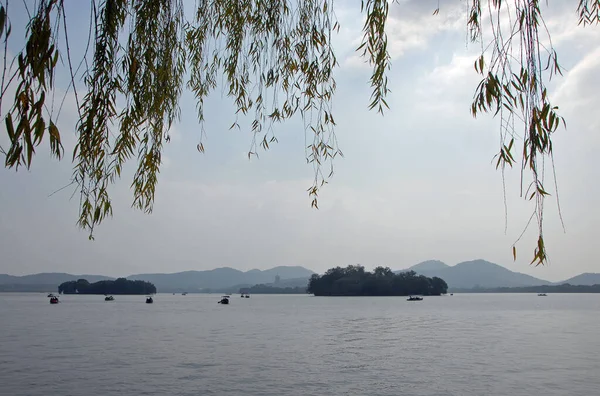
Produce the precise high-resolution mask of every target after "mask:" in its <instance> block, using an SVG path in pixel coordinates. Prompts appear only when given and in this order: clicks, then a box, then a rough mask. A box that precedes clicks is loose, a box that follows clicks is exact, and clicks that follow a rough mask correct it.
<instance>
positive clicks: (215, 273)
mask: <svg viewBox="0 0 600 396" xmlns="http://www.w3.org/2000/svg"><path fill="white" fill-rule="evenodd" d="M313 273H314V272H313V271H311V270H308V269H306V268H304V267H283V266H282V267H275V268H271V269H268V270H263V271H261V270H257V269H254V270H250V271H246V272H244V271H240V270H236V269H233V268H228V267H224V268H216V269H213V270H208V271H185V272H177V273H172V274H136V275H130V276H127V279H129V280H138V279H139V280H145V281H149V282H151V283H153V284H154V285H155V286H156V288H157V289H158V291H159V292H166V293H170V292H181V291H188V292H198V291H204V290H223V289H231V290H235V291H237V290H239V288H240V287H250V286H254V285H256V284H261V283H262V284H272V285H276V284H277V285H278V286H279V285H281V287H288V286H289V287H294V286H298V285H304V286H305V285H306V284H307V283H308V278H309V277H310V276H311V275H312V274H313ZM77 279H87V280H88V281H89V282H90V283H93V282H97V281H100V280H113V279H115V278H111V277H108V276H101V275H72V274H65V273H41V274H34V275H25V276H13V275H3V274H0V291H21V292H27V291H32V292H36V291H55V290H56V288H57V287H58V285H60V284H61V283H63V282H67V281H72V280H77ZM275 282H277V283H275Z"/></svg>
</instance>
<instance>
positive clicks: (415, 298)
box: [406, 296, 423, 301]
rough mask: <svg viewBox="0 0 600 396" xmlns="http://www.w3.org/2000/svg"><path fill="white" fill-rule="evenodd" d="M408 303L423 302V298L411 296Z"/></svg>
mask: <svg viewBox="0 0 600 396" xmlns="http://www.w3.org/2000/svg"><path fill="white" fill-rule="evenodd" d="M406 301H423V297H413V296H410V297H408V299H407V300H406Z"/></svg>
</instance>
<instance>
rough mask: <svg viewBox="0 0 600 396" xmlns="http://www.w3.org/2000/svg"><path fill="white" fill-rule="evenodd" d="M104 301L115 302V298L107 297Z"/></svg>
mask: <svg viewBox="0 0 600 396" xmlns="http://www.w3.org/2000/svg"><path fill="white" fill-rule="evenodd" d="M104 301H115V298H114V297H113V296H106V297H104Z"/></svg>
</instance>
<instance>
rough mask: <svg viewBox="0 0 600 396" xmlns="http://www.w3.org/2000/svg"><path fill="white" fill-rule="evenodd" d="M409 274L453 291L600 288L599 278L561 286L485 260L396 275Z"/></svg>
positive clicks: (423, 266)
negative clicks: (436, 279)
mask: <svg viewBox="0 0 600 396" xmlns="http://www.w3.org/2000/svg"><path fill="white" fill-rule="evenodd" d="M410 270H412V271H415V272H416V273H418V274H421V275H425V276H428V277H432V276H437V277H439V278H442V279H444V280H445V281H446V283H447V284H448V287H449V288H450V289H473V288H485V289H490V288H498V287H525V286H543V285H560V284H564V283H569V284H572V285H587V286H591V285H594V284H600V274H591V273H586V274H581V275H578V276H576V277H573V278H570V279H567V280H565V281H562V282H556V283H552V282H548V281H546V280H543V279H539V278H536V277H533V276H530V275H526V274H522V273H520V272H514V271H511V270H509V269H507V268H505V267H502V266H500V265H498V264H494V263H490V262H489V261H485V260H473V261H465V262H462V263H458V264H456V265H454V266H449V265H448V264H445V263H443V262H441V261H438V260H429V261H424V262H422V263H419V264H416V265H413V266H412V267H410V268H407V269H405V270H400V271H395V272H402V271H410Z"/></svg>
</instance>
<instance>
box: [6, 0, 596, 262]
mask: <svg viewBox="0 0 600 396" xmlns="http://www.w3.org/2000/svg"><path fill="white" fill-rule="evenodd" d="M540 3H541V1H539V0H511V1H506V0H505V1H502V0H483V1H482V0H468V5H469V9H470V11H469V15H468V23H467V28H468V29H469V31H470V33H471V39H472V40H473V41H478V40H481V37H482V35H481V33H482V29H483V28H484V27H483V26H482V23H483V22H482V21H484V20H485V21H486V22H485V23H486V26H485V28H486V29H488V28H489V29H491V32H492V39H491V40H490V42H489V43H485V44H486V45H484V46H483V49H482V54H481V57H479V58H478V59H477V61H476V62H475V70H476V71H477V72H478V73H480V74H481V75H482V81H481V83H480V84H479V86H478V87H477V88H476V93H475V97H474V101H473V104H472V113H473V115H474V116H476V115H478V114H480V113H481V112H487V113H493V114H495V115H498V117H499V120H500V134H501V137H502V146H501V149H500V152H499V153H498V157H497V158H498V159H497V167H498V168H501V169H504V168H505V167H506V166H507V165H508V166H513V165H515V164H517V163H519V162H520V166H521V169H522V170H523V171H525V170H527V171H528V172H529V173H530V174H531V176H532V182H531V184H530V185H528V186H526V188H525V191H524V194H525V195H526V196H527V198H528V199H531V200H533V201H534V202H535V205H536V209H535V216H536V218H537V224H538V227H539V230H538V231H539V238H538V243H537V247H536V249H535V252H534V260H533V261H532V262H535V263H538V264H539V263H543V262H545V261H546V259H547V256H546V249H545V246H544V239H543V227H542V226H543V216H542V215H543V203H544V199H545V197H546V196H547V195H548V192H547V191H546V189H545V187H544V175H543V173H544V172H543V161H544V159H547V158H552V135H553V133H554V132H556V130H557V128H558V127H559V125H560V124H564V120H563V119H562V118H561V116H560V115H559V114H558V112H557V110H558V108H557V107H556V106H554V105H553V104H551V102H550V99H549V96H548V93H547V89H546V86H545V84H546V82H547V81H548V79H549V78H550V77H551V76H552V75H554V74H555V73H561V68H560V66H559V63H558V57H557V54H556V52H555V51H554V49H553V48H552V47H551V46H550V47H548V46H547V45H543V44H542V39H541V38H540V36H544V38H546V39H549V35H548V34H547V30H546V28H545V25H544V19H543V15H542V11H541V9H540ZM90 5H91V7H90V10H91V13H90V15H91V16H90V24H89V27H90V41H91V43H90V45H89V48H88V52H86V54H85V55H84V60H83V61H82V63H81V64H80V66H81V65H83V81H84V87H85V92H84V93H83V94H82V93H81V92H77V89H76V84H75V79H76V74H77V71H78V70H79V67H77V68H75V67H74V66H75V65H74V63H73V62H72V59H71V53H70V48H69V38H68V30H67V15H66V11H65V5H64V1H63V0H36V1H35V2H34V6H33V7H30V8H28V12H29V23H28V25H27V27H26V35H25V40H26V45H25V46H24V49H23V50H22V51H21V52H19V53H18V54H17V55H16V56H15V60H14V61H13V62H10V61H9V60H7V56H8V41H9V38H10V36H11V31H12V30H11V23H10V17H9V15H10V12H9V11H10V10H9V1H8V0H2V2H1V4H0V40H2V42H3V50H4V56H3V59H4V62H3V72H2V81H1V92H0V115H1V116H2V117H3V118H4V122H5V125H6V131H7V134H8V137H9V141H10V146H9V147H8V148H7V149H6V150H5V149H4V148H1V150H2V153H3V154H4V155H5V165H6V166H7V167H10V168H15V169H18V168H19V167H20V166H22V165H24V166H25V167H27V168H29V167H30V166H31V164H32V160H33V156H34V154H35V150H36V149H37V147H39V145H40V144H41V142H42V141H43V138H44V135H47V136H48V141H49V146H50V151H51V154H52V155H53V156H55V157H57V158H59V159H60V158H62V156H63V154H64V151H63V146H62V144H61V135H60V131H59V130H58V128H57V120H56V118H57V117H58V114H59V113H60V111H59V112H56V113H55V112H54V106H53V105H51V106H48V104H47V102H48V98H49V97H53V93H54V90H55V86H54V76H55V74H56V71H57V68H58V66H59V65H60V66H64V67H65V68H66V69H68V71H69V73H70V76H71V84H70V86H69V88H70V89H72V90H73V92H74V96H75V100H76V102H77V107H78V110H79V121H78V124H77V138H78V141H77V144H76V146H75V148H74V152H73V161H74V171H73V182H74V183H76V185H77V186H78V187H79V191H80V194H81V200H80V215H79V220H78V224H79V226H80V227H82V228H84V229H86V230H87V231H88V232H89V235H90V238H92V237H93V231H94V227H95V226H96V225H98V224H100V223H101V222H102V220H103V219H104V218H106V216H108V215H112V204H111V199H110V196H109V186H110V184H112V183H114V182H115V181H116V180H117V179H118V178H119V177H120V175H121V171H122V169H123V167H124V165H125V163H126V162H127V161H128V160H130V159H132V158H133V157H136V156H137V171H136V172H135V175H134V178H133V182H132V184H131V186H132V189H133V194H134V199H133V206H134V207H136V208H139V209H141V210H144V211H145V212H148V213H149V212H151V211H152V206H153V202H154V194H155V191H156V186H157V182H158V173H159V170H160V165H161V154H162V150H163V145H164V143H165V142H168V141H169V130H170V128H171V126H172V124H173V123H174V122H175V121H177V120H178V118H179V99H180V97H181V93H182V91H183V89H184V88H187V89H189V90H190V91H191V92H193V94H194V95H195V97H196V101H197V111H198V120H199V122H200V125H201V126H202V125H203V122H204V117H205V114H204V102H205V100H206V98H207V97H208V95H209V94H210V93H211V92H213V91H214V90H215V88H216V87H217V84H218V81H219V82H220V81H223V84H224V86H225V90H226V92H227V95H228V96H229V97H230V98H232V100H233V102H234V105H235V108H236V110H235V114H236V115H238V114H242V115H250V116H251V117H253V121H252V124H251V132H252V134H253V139H252V145H251V149H250V150H249V153H248V156H249V157H250V156H252V155H256V154H257V151H258V150H259V148H263V149H268V148H269V145H270V144H272V143H273V142H276V141H277V138H276V136H275V134H274V130H273V125H274V124H275V123H279V122H282V121H285V120H287V119H289V118H291V117H293V116H295V115H299V116H300V117H301V118H302V120H303V122H304V128H305V133H306V135H307V136H310V137H311V138H310V139H309V141H310V144H308V146H307V147H306V158H307V161H308V162H309V163H311V164H312V165H313V167H314V180H313V184H312V186H310V188H309V189H308V192H309V195H310V197H311V204H312V206H314V207H318V202H317V198H318V193H319V189H320V188H321V187H322V186H323V184H324V183H326V181H327V179H328V178H329V177H330V176H331V175H332V174H333V160H334V159H335V158H336V157H337V156H341V155H342V152H341V151H340V148H339V146H338V142H337V139H336V135H335V131H334V127H335V121H334V116H333V114H332V110H331V102H332V98H333V96H334V94H335V89H336V83H335V80H334V78H333V70H334V68H335V67H336V66H338V63H337V60H336V57H335V54H334V51H333V48H332V36H333V34H335V33H336V32H337V31H338V30H339V25H338V23H337V21H336V19H335V14H334V4H333V0H293V1H289V0H198V1H197V2H196V6H195V10H196V11H195V13H194V15H193V17H192V18H191V19H189V20H188V19H186V16H185V15H184V11H183V9H184V8H183V2H182V0H90ZM574 5H575V4H574ZM391 6H397V7H401V6H402V5H401V4H398V5H391ZM576 6H577V8H576V10H577V13H578V15H579V23H580V24H582V25H588V24H596V23H598V21H599V20H600V0H579V1H578V5H576ZM389 7H390V4H389V2H388V1H387V0H363V1H362V3H361V10H362V12H363V13H364V14H365V17H366V18H365V23H364V26H363V36H362V41H361V43H360V45H359V47H358V48H357V51H359V53H360V54H361V55H362V56H363V57H364V58H366V59H367V61H368V62H369V64H370V65H371V67H372V74H371V78H370V85H371V87H372V95H371V101H370V103H369V108H370V109H376V110H377V111H378V112H380V113H384V111H385V110H386V109H387V108H388V105H387V102H386V97H387V95H388V94H389V90H388V88H387V74H386V73H387V71H388V70H389V67H390V55H389V53H388V49H387V36H386V21H387V19H388V10H389ZM484 10H485V11H484ZM438 11H439V9H438V10H436V11H435V12H434V14H437V12H438ZM507 22H508V23H507ZM61 32H62V34H64V37H63V38H62V41H60V40H59V34H61ZM59 42H60V43H64V46H63V47H64V48H58V46H59ZM59 57H62V59H66V62H62V63H59V62H58V60H59ZM88 58H89V59H90V61H89V62H87V60H88ZM9 86H15V87H16V89H15V91H14V92H15V94H14V98H12V99H9V97H8V96H9V95H8V94H7V93H10V94H12V91H9V89H8V88H9ZM5 95H7V97H6V98H5ZM8 100H10V101H11V103H10V108H9V110H7V111H5V112H3V110H2V104H3V102H5V101H8ZM231 127H232V128H240V126H239V124H238V122H237V117H236V118H235V121H234V122H233V124H232V125H231ZM203 135H204V132H203V129H202V136H203ZM517 142H521V143H520V144H522V147H521V148H522V152H521V153H520V154H517ZM197 148H198V150H199V151H201V152H203V151H204V144H203V143H202V140H201V141H200V143H199V144H198V146H197ZM513 252H514V254H515V256H516V249H515V248H514V247H513Z"/></svg>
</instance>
